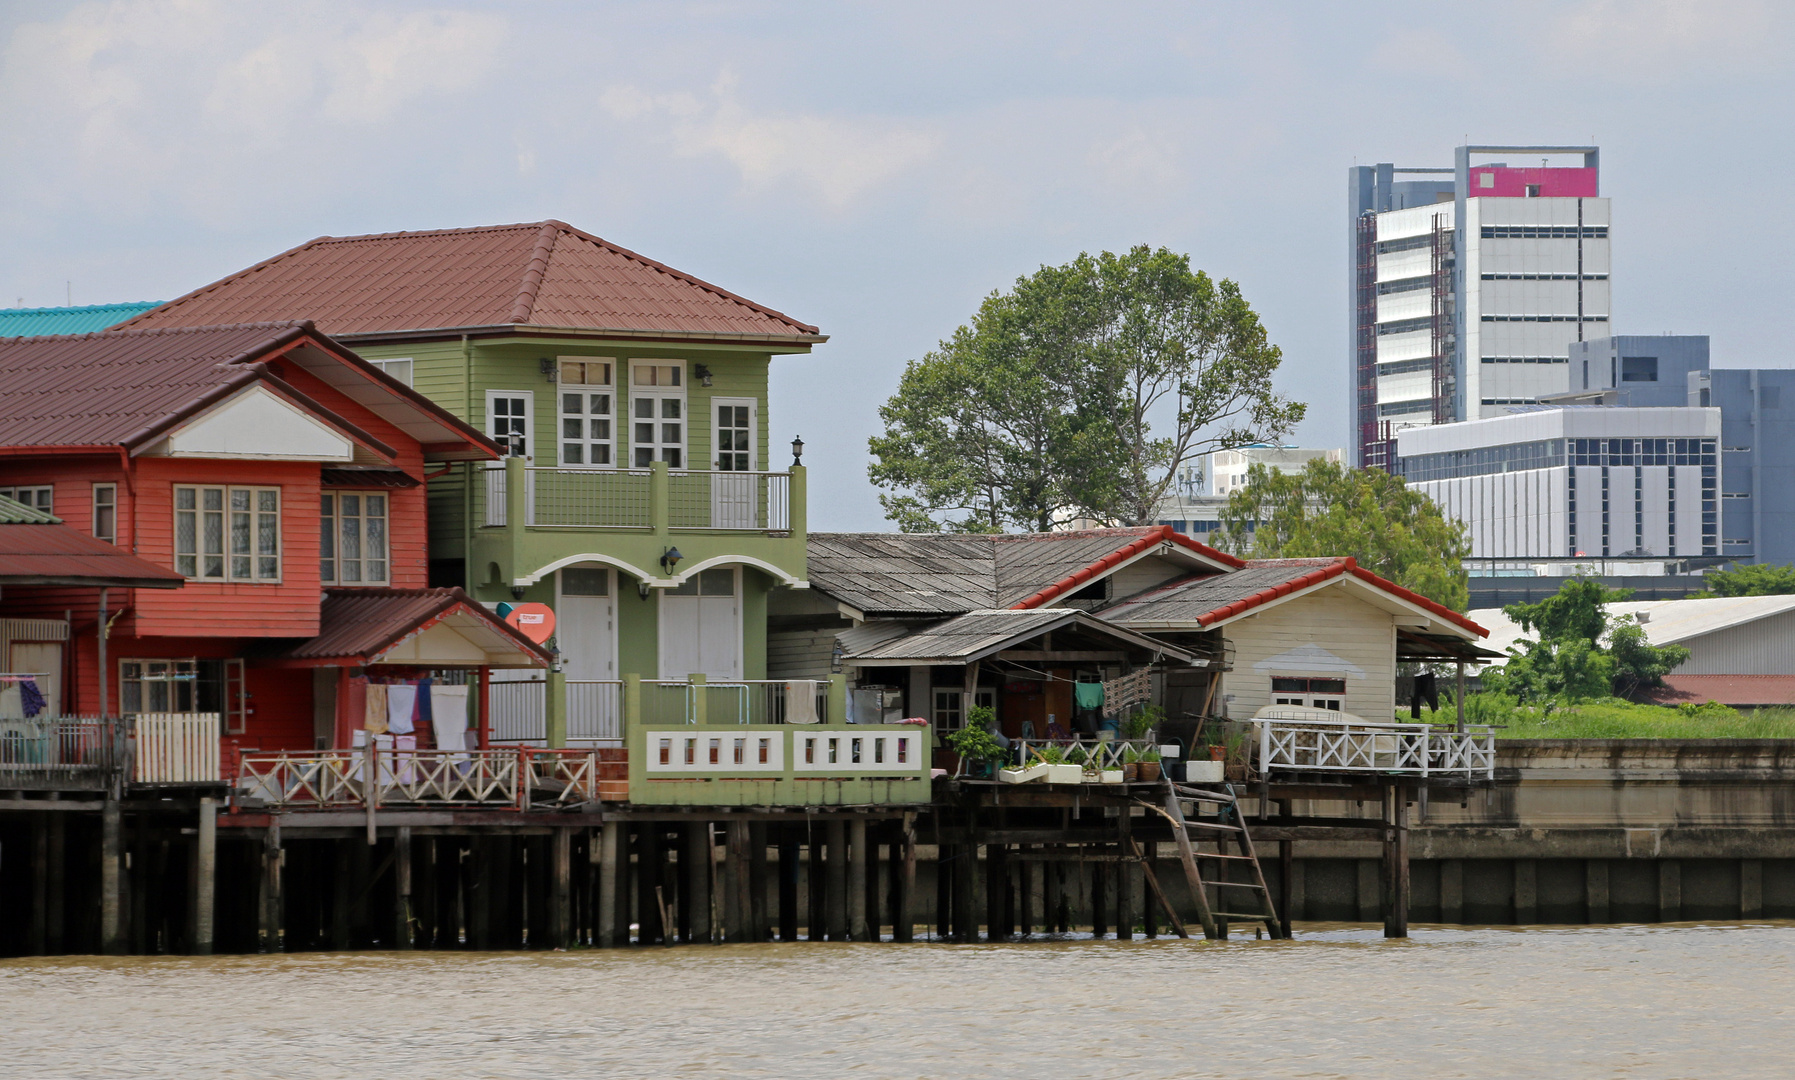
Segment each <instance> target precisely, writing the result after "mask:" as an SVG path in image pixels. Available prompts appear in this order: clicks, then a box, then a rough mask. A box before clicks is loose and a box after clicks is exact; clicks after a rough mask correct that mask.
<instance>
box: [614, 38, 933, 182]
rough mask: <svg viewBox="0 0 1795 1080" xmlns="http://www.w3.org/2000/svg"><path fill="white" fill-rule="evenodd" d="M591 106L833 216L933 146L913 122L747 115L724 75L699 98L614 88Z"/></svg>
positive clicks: (925, 128) (925, 158) (919, 162)
mask: <svg viewBox="0 0 1795 1080" xmlns="http://www.w3.org/2000/svg"><path fill="white" fill-rule="evenodd" d="M599 105H600V106H601V107H602V108H603V109H604V110H605V111H606V112H607V113H609V114H610V115H611V116H612V117H614V118H615V119H618V120H621V121H625V122H630V123H638V124H641V123H665V124H666V125H667V126H666V138H667V139H669V140H670V141H671V144H672V146H673V147H674V149H675V152H677V153H678V154H680V155H681V156H684V157H692V158H697V157H705V156H710V155H716V156H719V157H722V158H723V159H724V160H726V161H728V162H729V163H730V164H731V165H733V166H734V167H735V169H736V171H737V172H738V173H739V174H740V176H741V179H742V183H743V185H744V186H746V187H747V188H749V189H751V190H755V191H765V190H768V189H773V188H777V187H779V186H780V185H786V184H789V185H792V186H795V187H798V188H801V189H805V190H807V191H808V192H810V193H812V194H814V195H815V196H817V197H820V198H821V199H822V201H823V203H824V204H825V205H826V206H827V207H828V208H830V209H831V210H836V211H840V210H844V209H846V208H847V207H849V206H851V205H852V204H854V203H856V202H858V201H859V200H860V199H861V198H862V197H863V196H865V195H867V194H868V193H870V192H871V191H872V190H873V189H875V188H877V187H879V186H881V185H883V184H885V183H886V182H888V181H891V180H893V179H895V178H897V177H899V176H901V175H904V174H906V173H911V172H914V171H915V170H917V169H919V168H921V167H922V166H923V165H925V164H926V163H927V162H929V160H930V159H931V158H933V157H934V156H935V155H936V153H937V152H938V150H939V149H940V146H941V139H940V137H939V136H938V135H937V134H936V133H935V131H934V130H933V129H932V128H931V126H929V125H927V124H924V123H921V122H918V121H899V120H891V119H886V118H882V117H865V116H861V117H850V116H843V115H828V114H822V113H798V114H783V115H782V114H776V113H755V112H753V111H751V110H750V109H749V108H748V107H746V106H745V105H743V104H742V103H741V102H740V101H739V100H738V99H737V96H736V81H735V79H734V77H733V76H731V75H730V74H728V73H727V72H726V73H724V74H723V75H722V76H721V77H719V78H718V79H717V81H716V83H715V84H714V85H713V86H712V87H711V89H710V91H709V92H708V93H707V94H705V95H702V96H699V95H694V94H689V93H670V94H650V93H647V92H646V91H643V90H641V89H640V88H638V87H635V86H615V87H611V88H610V89H608V90H606V91H605V92H604V93H603V94H602V95H600V97H599Z"/></svg>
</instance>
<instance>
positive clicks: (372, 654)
mask: <svg viewBox="0 0 1795 1080" xmlns="http://www.w3.org/2000/svg"><path fill="white" fill-rule="evenodd" d="M450 616H463V617H464V618H463V621H464V622H466V623H467V627H468V628H469V629H472V630H474V632H476V633H478V634H480V636H481V637H483V638H485V639H486V640H488V641H490V642H491V643H492V647H493V648H504V647H508V648H510V649H512V650H514V651H517V652H521V653H523V654H525V655H527V656H529V657H531V658H533V659H534V660H535V661H536V662H537V663H539V664H542V665H547V664H548V663H549V661H550V660H551V657H550V656H549V654H548V653H547V652H546V651H544V650H543V649H542V648H541V647H540V646H538V645H536V644H535V643H534V642H532V641H530V640H529V639H528V638H526V637H524V636H523V635H522V634H520V633H518V632H517V630H516V629H514V628H513V627H511V626H510V625H508V624H506V623H505V622H504V621H503V620H501V619H500V618H499V617H498V616H496V615H494V614H493V613H492V612H490V611H488V610H487V609H486V608H485V607H483V606H482V605H480V604H479V603H477V602H476V601H474V600H473V599H472V598H471V597H469V596H468V595H467V593H465V592H462V591H461V590H460V589H326V590H325V592H324V602H323V604H322V605H320V606H319V608H318V636H317V637H314V638H309V639H307V640H305V641H302V642H299V643H298V644H296V645H293V646H291V647H289V648H287V649H286V650H284V651H283V652H282V653H280V657H279V658H281V659H288V660H340V659H356V660H361V661H364V662H370V663H371V662H373V661H375V660H376V658H378V657H379V656H380V655H381V654H382V653H385V652H386V651H387V650H389V649H391V648H392V647H393V646H394V645H397V644H398V643H399V642H400V641H402V640H404V639H405V638H406V637H408V636H410V635H411V634H414V633H417V632H418V631H420V630H423V629H426V628H428V627H429V626H431V625H433V624H434V623H437V622H439V621H441V620H443V619H445V618H449V617H450ZM489 651H490V650H489Z"/></svg>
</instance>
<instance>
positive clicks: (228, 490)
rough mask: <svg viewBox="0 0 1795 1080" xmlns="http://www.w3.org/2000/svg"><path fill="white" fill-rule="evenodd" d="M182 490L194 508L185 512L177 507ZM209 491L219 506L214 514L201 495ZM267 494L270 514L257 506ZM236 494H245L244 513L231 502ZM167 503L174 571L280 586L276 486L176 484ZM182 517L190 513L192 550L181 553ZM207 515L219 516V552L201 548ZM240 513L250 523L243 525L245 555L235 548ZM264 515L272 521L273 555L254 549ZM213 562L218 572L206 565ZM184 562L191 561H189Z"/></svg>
mask: <svg viewBox="0 0 1795 1080" xmlns="http://www.w3.org/2000/svg"><path fill="white" fill-rule="evenodd" d="M183 491H191V492H193V493H194V498H193V503H194V505H193V506H192V507H190V508H184V507H182V506H181V493H182V492H183ZM208 492H218V493H219V503H220V508H219V509H218V510H211V509H208V508H207V507H206V494H207V493H208ZM268 494H272V495H273V496H274V508H273V509H272V510H265V509H263V508H262V506H261V505H260V504H261V503H262V501H263V500H262V498H261V497H262V496H263V495H268ZM238 495H244V496H246V498H247V500H248V502H249V506H248V508H247V509H245V510H239V509H238V508H237V507H236V505H235V503H236V500H237V496H238ZM170 502H171V503H172V504H173V506H172V509H173V515H174V530H175V531H174V549H175V551H174V556H175V572H176V573H178V574H180V575H182V576H183V577H186V578H187V579H188V580H190V581H234V582H241V583H245V584H251V585H279V584H280V583H281V575H282V569H283V568H282V558H283V556H282V548H283V547H284V545H283V543H282V540H281V525H282V522H281V517H282V515H281V497H280V488H278V487H251V486H247V485H238V484H175V485H174V491H173V493H172V498H171V500H170ZM187 514H191V515H193V529H192V540H193V550H191V551H183V550H181V519H182V516H183V515H187ZM212 514H218V515H219V529H220V537H219V540H220V548H219V550H217V551H208V550H205V548H206V536H205V519H206V517H208V516H210V515H212ZM239 514H247V515H248V516H249V519H250V520H249V522H248V526H249V529H250V534H249V550H248V551H238V550H236V526H237V524H238V522H237V516H238V515H239ZM264 516H268V517H272V518H273V526H274V552H273V554H268V553H265V552H263V551H261V550H259V544H258V540H259V538H260V537H261V535H262V529H263V527H264V525H265V523H264V522H263V521H262V520H261V519H262V518H263V517H264ZM212 558H217V559H218V560H219V571H218V572H217V573H212V572H210V569H209V567H210V564H209V563H208V562H207V561H206V560H210V559H212ZM239 559H247V560H248V561H249V562H248V569H247V571H245V570H243V569H242V564H240V563H239V562H238V560H239ZM265 559H272V560H273V572H272V573H266V572H264V571H266V570H267V566H266V565H265V564H264V562H263V560H265ZM186 560H192V561H191V562H188V561H186ZM190 568H191V569H190Z"/></svg>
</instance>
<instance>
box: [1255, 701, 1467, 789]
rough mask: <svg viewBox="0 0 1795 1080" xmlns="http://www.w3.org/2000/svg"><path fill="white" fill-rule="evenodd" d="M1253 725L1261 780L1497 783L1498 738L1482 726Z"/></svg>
mask: <svg viewBox="0 0 1795 1080" xmlns="http://www.w3.org/2000/svg"><path fill="white" fill-rule="evenodd" d="M1304 711H1312V710H1304ZM1252 724H1253V727H1254V728H1255V732H1254V734H1255V740H1254V741H1255V743H1256V745H1257V750H1258V753H1257V760H1256V761H1255V764H1256V765H1257V767H1258V770H1259V772H1260V773H1262V774H1265V773H1271V772H1328V773H1379V774H1388V775H1397V776H1422V777H1427V776H1441V777H1444V776H1461V777H1467V778H1480V779H1485V780H1488V779H1493V778H1494V777H1495V771H1496V735H1495V732H1494V730H1493V729H1491V728H1489V727H1486V726H1483V725H1472V726H1471V727H1470V728H1469V729H1468V730H1465V731H1451V730H1443V729H1440V728H1435V727H1433V726H1432V725H1430V724H1404V723H1397V722H1390V723H1373V722H1369V721H1363V720H1338V721H1336V720H1326V719H1318V718H1312V717H1291V718H1280V717H1275V716H1272V717H1266V716H1261V717H1255V718H1254V719H1253V721H1252Z"/></svg>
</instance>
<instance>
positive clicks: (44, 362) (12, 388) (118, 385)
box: [0, 322, 498, 459]
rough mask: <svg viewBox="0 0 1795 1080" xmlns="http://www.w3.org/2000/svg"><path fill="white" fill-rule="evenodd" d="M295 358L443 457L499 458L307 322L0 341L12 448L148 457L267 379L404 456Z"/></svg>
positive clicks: (0, 388) (1, 440) (1, 424)
mask: <svg viewBox="0 0 1795 1080" xmlns="http://www.w3.org/2000/svg"><path fill="white" fill-rule="evenodd" d="M283 355H284V356H287V357H288V358H289V359H290V361H291V362H293V363H296V364H298V365H299V366H300V367H303V368H306V369H308V370H314V373H316V372H317V371H323V372H324V374H325V375H326V376H327V378H326V380H325V381H327V382H330V383H333V384H334V385H336V386H337V388H338V389H340V390H343V391H344V392H345V393H347V394H349V395H350V396H351V397H353V398H355V399H356V400H357V401H359V402H361V403H362V404H364V405H366V406H368V408H370V409H371V410H372V411H374V412H375V413H377V414H379V415H381V416H382V417H384V418H385V419H387V420H389V421H391V422H393V423H394V424H395V425H396V426H398V427H399V428H400V429H401V430H403V431H407V432H408V433H409V434H413V435H415V436H417V437H418V438H419V441H420V442H424V443H425V445H426V448H427V449H428V450H430V451H431V453H432V456H436V457H442V458H444V459H477V458H491V457H496V456H498V448H497V447H496V446H494V445H493V444H492V442H491V440H489V439H487V438H486V436H484V435H482V434H480V433H479V432H478V431H476V430H474V429H473V428H471V427H468V426H467V424H465V423H463V422H462V421H461V420H458V419H456V418H455V417H454V416H451V415H450V414H449V413H447V412H445V411H444V410H443V409H442V407H441V406H439V405H436V404H435V403H434V402H431V401H430V400H429V399H427V398H425V397H423V396H422V395H420V394H418V393H417V392H416V391H414V390H412V389H411V388H410V387H407V386H405V385H403V384H401V383H399V382H397V381H395V380H393V379H391V378H390V377H388V376H386V375H385V374H383V373H382V372H380V371H379V370H378V369H376V368H374V367H372V366H370V365H369V364H368V363H367V362H366V361H364V360H362V359H360V358H359V357H357V356H355V354H354V353H351V352H349V351H348V350H347V349H344V348H343V347H342V346H341V345H338V344H337V343H335V342H333V341H331V340H330V339H329V338H328V337H325V336H324V335H323V334H320V333H318V332H317V330H316V329H315V328H314V327H313V326H312V325H311V324H310V323H306V322H283V323H249V324H243V325H226V326H200V327H170V328H162V329H145V330H129V331H125V330H108V331H105V332H103V333H97V334H75V335H69V336H65V337H31V338H0V447H76V446H79V447H100V446H105V447H111V446H122V447H127V448H136V447H138V446H140V445H143V444H146V443H149V442H151V441H152V440H154V439H156V438H159V437H160V436H161V435H162V434H164V433H166V432H167V431H168V430H169V429H170V428H172V427H174V426H175V425H176V424H178V423H180V422H181V421H182V420H184V419H186V418H188V417H190V416H192V415H194V414H196V413H198V412H199V411H201V410H202V409H205V408H208V407H210V406H211V405H213V404H214V403H216V402H218V401H220V400H223V399H224V398H225V397H228V396H229V395H231V394H233V393H236V392H237V391H238V390H240V389H242V388H244V387H247V386H249V385H250V384H251V383H257V382H259V383H261V384H263V385H264V386H266V387H268V388H269V389H271V390H273V391H274V392H275V393H277V394H279V395H280V396H282V397H284V398H286V399H287V400H289V401H292V402H294V403H295V404H297V405H298V406H300V407H301V408H303V409H305V410H306V411H308V412H310V413H312V414H314V415H316V416H318V417H319V418H320V419H322V420H324V421H325V422H327V423H329V424H331V425H332V426H334V427H336V428H338V429H340V430H342V431H343V432H345V433H346V434H348V435H350V436H351V437H352V438H355V439H357V440H358V441H360V442H362V443H364V444H365V445H368V446H370V447H373V448H375V449H376V450H378V451H380V452H382V453H386V454H388V455H391V454H393V453H395V452H396V451H394V450H393V448H391V447H388V446H386V445H385V444H384V443H382V442H380V441H379V440H378V439H375V438H374V437H373V436H372V435H370V434H368V433H367V432H366V431H363V430H361V429H360V428H358V427H356V426H355V425H353V424H351V423H350V422H349V421H347V420H345V419H344V418H343V417H341V416H338V415H336V414H335V413H333V412H331V411H330V410H328V409H326V408H324V407H323V406H322V405H321V404H319V403H318V402H317V401H315V400H313V399H312V398H310V397H308V396H307V395H305V394H304V393H302V392H300V391H299V390H298V389H296V388H295V387H294V386H292V385H291V384H289V383H288V382H287V381H286V380H285V379H283V378H281V377H280V373H279V370H278V365H275V364H273V363H272V361H274V360H276V359H277V358H279V357H281V356H283ZM442 440H451V441H442Z"/></svg>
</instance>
